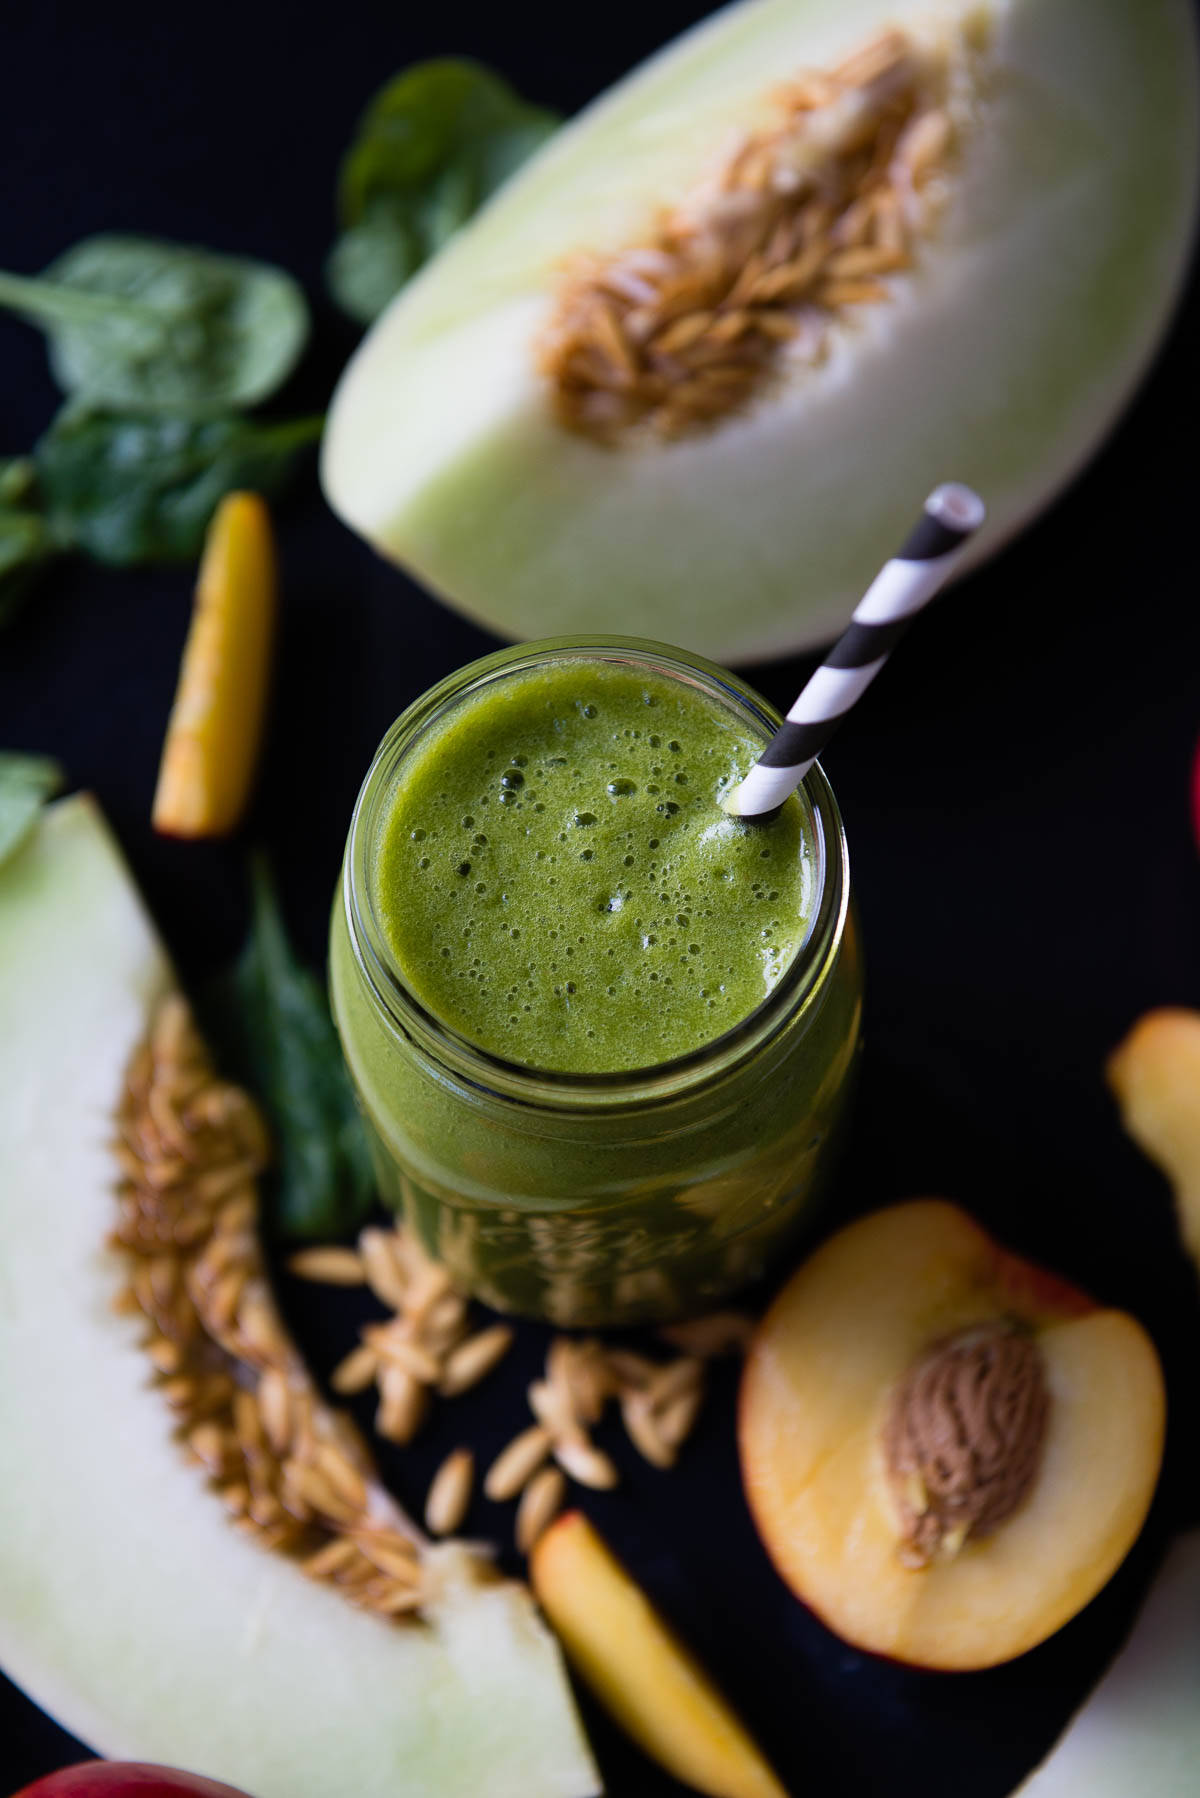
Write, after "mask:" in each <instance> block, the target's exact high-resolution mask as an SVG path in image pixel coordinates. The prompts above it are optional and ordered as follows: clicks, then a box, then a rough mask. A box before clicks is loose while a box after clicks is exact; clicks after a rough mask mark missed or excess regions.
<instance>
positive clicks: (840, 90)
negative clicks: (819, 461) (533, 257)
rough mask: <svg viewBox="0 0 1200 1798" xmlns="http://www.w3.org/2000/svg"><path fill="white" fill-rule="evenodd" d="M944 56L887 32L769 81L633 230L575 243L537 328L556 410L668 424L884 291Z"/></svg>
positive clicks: (903, 261)
mask: <svg viewBox="0 0 1200 1798" xmlns="http://www.w3.org/2000/svg"><path fill="white" fill-rule="evenodd" d="M950 86H951V73H950V66H949V60H948V58H947V57H945V56H933V55H931V54H928V53H925V52H922V51H921V50H920V49H919V48H918V47H917V46H916V44H915V43H914V42H913V40H912V39H911V38H909V37H908V36H907V34H906V33H904V32H902V31H887V32H885V33H883V34H882V35H881V36H880V37H878V38H876V39H875V40H874V41H873V42H871V43H870V44H868V45H866V46H865V47H864V48H863V49H862V50H860V51H858V52H857V53H856V54H855V55H854V56H852V57H850V58H849V59H848V60H846V61H845V62H843V63H841V64H840V65H839V66H838V67H836V68H834V69H831V70H828V71H825V72H822V73H820V74H811V75H806V76H803V77H801V78H800V79H798V80H796V81H794V82H792V83H791V84H790V85H789V86H787V87H785V88H784V89H782V90H781V92H780V93H779V95H778V96H777V100H778V109H779V113H780V115H781V116H780V119H779V122H778V123H777V124H776V125H775V126H774V127H773V128H772V129H771V130H769V131H762V132H758V133H755V134H753V135H750V136H747V137H746V138H744V139H743V141H742V142H741V143H740V144H738V145H737V146H736V148H735V149H734V151H733V153H732V155H731V156H730V157H729V158H728V159H727V160H726V161H725V163H724V164H723V166H722V167H721V168H720V170H719V171H718V172H717V174H716V176H715V178H714V179H712V180H711V181H709V182H708V183H706V184H705V186H704V187H703V188H702V189H700V190H698V191H697V193H696V194H695V195H694V196H693V197H692V198H691V199H690V200H688V201H687V202H685V203H684V204H683V205H681V206H679V207H677V208H676V209H675V210H673V211H671V212H668V213H666V214H665V215H664V216H663V218H662V219H661V220H660V222H659V223H658V226H657V229H656V231H655V232H654V233H653V235H651V236H650V237H648V239H647V240H646V241H645V242H643V243H641V244H638V245H635V246H632V247H630V248H628V249H626V250H623V251H621V252H620V253H619V254H617V255H614V256H610V257H598V258H594V259H590V260H583V259H581V260H580V262H579V263H578V264H577V265H576V267H575V268H574V269H573V270H571V271H570V272H569V273H568V275H567V276H566V278H565V281H564V284H563V287H562V289H561V291H560V293H559V296H558V299H557V303H556V305H555V309H554V312H553V315H552V318H551V320H550V322H549V325H548V327H547V328H546V330H545V333H544V335H543V339H542V342H541V345H540V351H539V362H540V367H541V370H542V372H543V374H545V375H546V376H547V377H548V379H549V381H550V384H551V395H552V403H553V406H554V410H555V415H556V417H557V418H558V421H559V422H560V423H561V424H562V425H564V426H565V427H566V428H567V429H568V430H571V431H575V432H578V433H581V434H582V435H584V436H587V437H590V438H592V439H593V440H595V441H597V442H599V443H603V444H608V445H613V444H618V443H621V442H623V441H625V440H627V439H628V438H629V437H630V436H631V435H632V434H634V433H641V434H647V433H648V434H651V435H654V436H658V437H660V438H677V437H682V436H686V435H688V434H690V433H692V432H695V431H698V430H702V429H704V428H706V427H709V426H711V425H713V424H715V423H716V422H717V421H719V420H720V419H723V418H725V417H726V416H728V415H729V414H731V413H733V412H736V411H739V410H741V409H743V408H744V407H745V406H746V405H747V404H748V402H749V401H750V400H751V399H752V398H753V397H754V396H755V395H756V394H757V393H758V392H759V391H760V390H761V389H762V387H763V386H764V383H766V382H767V381H769V380H770V379H771V377H772V376H773V374H774V373H776V372H777V370H778V368H779V366H780V363H781V357H782V356H783V355H784V354H786V355H789V356H791V357H793V358H797V359H800V360H805V361H808V362H814V363H815V362H819V361H820V360H821V359H822V358H823V356H824V355H825V353H826V350H827V347H828V338H829V327H830V325H831V324H832V323H833V322H834V320H836V319H838V318H839V317H844V316H846V315H847V314H848V313H849V312H850V311H851V310H852V309H853V308H856V307H859V306H863V305H871V304H875V303H877V302H879V301H882V300H886V299H888V298H889V295H890V289H889V287H888V285H887V280H886V277H888V276H892V275H895V274H897V273H899V272H900V271H901V270H903V269H906V268H908V267H909V266H910V264H911V262H912V259H913V255H914V248H915V245H916V242H917V240H918V239H920V238H921V237H922V236H925V235H927V234H928V233H929V231H930V230H931V228H932V226H933V223H934V220H935V218H936V215H937V211H938V206H939V202H940V199H941V197H942V187H943V186H944V184H943V183H941V182H940V181H939V180H938V179H937V177H938V176H939V175H940V174H941V173H942V171H944V169H945V167H946V165H947V161H948V158H949V156H950V154H951V151H952V148H953V143H954V136H955V132H954V125H953V122H952V116H951V110H950V104H949V91H950Z"/></svg>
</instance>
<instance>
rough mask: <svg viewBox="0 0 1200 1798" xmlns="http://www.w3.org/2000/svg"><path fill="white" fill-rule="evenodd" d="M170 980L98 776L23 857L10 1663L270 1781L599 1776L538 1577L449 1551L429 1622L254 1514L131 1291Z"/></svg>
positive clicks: (549, 1796)
mask: <svg viewBox="0 0 1200 1798" xmlns="http://www.w3.org/2000/svg"><path fill="white" fill-rule="evenodd" d="M169 978H170V973H169V969H168V966H167V962H166V959H165V957H164V954H163V951H162V949H161V947H160V945H159V943H158V940H157V938H156V936H155V934H154V931H153V928H152V927H151V925H150V923H149V921H148V919H147V917H146V914H145V912H144V911H143V909H142V906H141V903H140V901H139V899H138V896H137V894H136V891H135V890H134V887H133V885H132V883H131V881H130V878H129V875H128V872H127V871H126V869H125V867H124V866H123V864H122V862H121V859H120V856H119V854H118V852H117V850H116V847H115V845H114V843H113V841H112V839H111V837H110V836H109V834H108V831H107V829H106V827H105V825H104V823H103V820H102V818H101V817H100V814H99V812H98V811H97V809H96V806H95V804H94V802H93V801H92V800H91V799H89V798H87V797H79V798H73V799H68V800H64V801H62V802H61V803H59V804H58V805H55V806H53V807H52V808H51V809H50V810H49V811H48V812H47V813H46V814H45V815H44V818H43V821H42V823H41V825H40V826H39V828H38V831H37V832H36V834H35V835H34V837H33V838H32V840H31V841H30V842H29V843H28V844H27V845H26V846H25V847H24V848H23V849H22V850H20V851H19V852H18V854H17V855H15V856H14V857H13V858H12V860H11V861H10V862H9V863H7V864H6V866H5V868H4V870H3V873H2V874H0V1442H2V1443H3V1444H4V1472H3V1478H0V1593H2V1594H3V1602H2V1603H0V1663H2V1664H3V1666H4V1668H5V1670H6V1672H7V1673H8V1674H9V1675H10V1676H11V1677H12V1678H13V1679H15V1680H17V1681H18V1683H19V1684H21V1685H22V1686H24V1687H25V1689H26V1690H27V1691H28V1692H29V1693H30V1694H31V1695H32V1696H33V1697H34V1698H35V1699H36V1700H37V1702H38V1703H40V1704H42V1705H43V1706H44V1707H45V1708H46V1709H47V1710H48V1711H50V1712H51V1714H52V1715H54V1716H55V1717H57V1718H58V1719H59V1721H60V1722H61V1723H63V1725H64V1726H65V1727H66V1728H68V1729H70V1730H72V1731H73V1732H74V1733H75V1734H76V1735H78V1736H80V1737H81V1738H82V1739H83V1740H84V1741H86V1742H87V1743H89V1744H90V1745H91V1746H92V1747H93V1748H95V1749H97V1750H98V1751H100V1752H101V1753H104V1754H107V1755H111V1756H114V1757H117V1758H123V1759H130V1760H145V1761H160V1762H166V1763H171V1764H174V1765H179V1766H185V1767H188V1768H190V1769H192V1770H194V1771H195V1772H198V1773H203V1774H206V1775H208V1776H209V1777H211V1778H214V1779H218V1780H224V1781H227V1782H229V1783H231V1784H233V1785H237V1786H240V1787H243V1788H244V1789H246V1790H247V1791H249V1792H252V1793H253V1794H254V1798H329V1795H330V1794H331V1793H334V1792H353V1793H354V1794H355V1798H400V1795H401V1794H403V1798H587V1795H588V1794H591V1793H595V1792H597V1791H598V1790H599V1780H598V1777H597V1774H596V1771H595V1768H594V1766H593V1764H592V1761H591V1758H590V1756H589V1754H588V1751H587V1747H586V1744H585V1741H584V1738H583V1736H582V1733H581V1730H580V1725H579V1722H578V1719H577V1717H576V1714H575V1711H574V1708H573V1705H572V1702H571V1698H570V1694H569V1690H568V1687H567V1683H566V1679H565V1676H564V1673H563V1669H562V1664H561V1660H560V1657H559V1653H558V1650H557V1647H556V1645H555V1643H554V1641H553V1639H552V1638H551V1637H550V1636H549V1634H548V1633H547V1632H546V1630H545V1629H544V1627H543V1626H542V1624H541V1623H540V1622H539V1621H538V1619H537V1616H536V1613H535V1611H534V1608H533V1604H532V1601H531V1599H530V1597H529V1595H528V1593H527V1592H526V1591H525V1590H524V1589H523V1588H521V1587H519V1586H516V1585H513V1584H497V1585H494V1586H487V1587H481V1586H479V1585H478V1584H476V1583H475V1582H474V1581H473V1580H472V1578H471V1577H470V1572H469V1569H470V1558H469V1557H468V1556H466V1554H465V1552H464V1551H463V1550H462V1549H456V1548H453V1547H450V1548H447V1549H443V1550H434V1551H432V1552H433V1553H434V1554H435V1555H442V1556H443V1557H444V1560H443V1568H442V1570H443V1572H444V1575H445V1594H444V1597H443V1598H442V1599H441V1600H440V1601H439V1602H438V1604H437V1606H436V1609H435V1610H434V1613H433V1616H432V1619H431V1621H430V1622H429V1624H428V1625H417V1626H414V1627H400V1626H396V1625H390V1624H388V1623H385V1622H382V1621H380V1620H378V1619H376V1618H373V1617H370V1616H367V1615H365V1614H362V1613H359V1612H356V1611H353V1610H351V1609H350V1608H349V1606H348V1605H346V1603H345V1601H344V1600H343V1599H341V1598H339V1597H338V1596H337V1595H335V1594H334V1593H332V1592H328V1591H325V1590H323V1589H321V1588H320V1587H317V1586H314V1585H312V1584H310V1583H309V1582H307V1581H306V1580H305V1579H304V1578H303V1577H302V1576H301V1575H300V1574H299V1573H298V1572H297V1570H296V1569H295V1567H293V1566H292V1565H290V1564H288V1563H287V1562H285V1561H283V1560H280V1559H277V1558H275V1557H273V1556H271V1555H270V1554H267V1553H265V1552H264V1551H263V1550H262V1549H261V1548H258V1547H256V1546H254V1545H253V1544H251V1543H249V1542H247V1541H245V1540H243V1539H242V1538H241V1537H239V1536H237V1535H235V1534H234V1533H233V1531H232V1530H230V1528H229V1527H228V1524H227V1523H226V1521H225V1519H224V1516H223V1514H222V1513H221V1510H220V1508H219V1506H218V1505H217V1504H216V1503H215V1502H214V1500H213V1498H212V1497H211V1495H210V1494H208V1493H207V1492H206V1491H205V1490H204V1483H203V1480H202V1479H201V1478H199V1477H198V1476H197V1474H196V1472H195V1471H194V1470H190V1469H188V1468H187V1467H186V1466H184V1465H183V1463H182V1461H181V1459H180V1456H179V1453H178V1450H177V1449H176V1448H175V1446H174V1445H173V1444H172V1442H171V1440H170V1435H169V1422H168V1417H167V1415H166V1413H165V1410H164V1408H163V1407H162V1405H161V1404H160V1402H159V1401H158V1400H157V1398H156V1397H155V1395H154V1394H153V1393H151V1392H150V1391H149V1390H148V1385H149V1380H148V1364H147V1363H146V1361H145V1359H144V1357H143V1355H142V1354H141V1352H140V1350H139V1348H138V1344H137V1337H138V1329H137V1326H136V1324H135V1323H134V1322H133V1321H132V1320H130V1319H129V1318H118V1317H116V1316H115V1315H113V1314H112V1312H111V1310H110V1305H111V1301H112V1299H113V1297H114V1295H115V1294H116V1292H117V1290H118V1288H119V1286H120V1285H121V1283H122V1268H121V1266H120V1264H119V1262H118V1261H117V1259H116V1257H115V1256H112V1255H111V1254H110V1253H109V1252H108V1251H107V1250H105V1248H104V1247H103V1243H104V1237H105V1232H106V1229H107V1227H108V1225H109V1222H110V1212H111V1207H112V1199H111V1192H110V1188H111V1184H112V1169H111V1161H110V1156H109V1152H108V1149H107V1138H108V1136H109V1134H110V1129H111V1124H110V1119H111V1113H112V1109H113V1105H114V1101H115V1098H116V1096H117V1093H118V1090H119V1087H120V1082H121V1076H122V1072H123V1069H124V1066H125V1064H126V1061H127V1059H128V1057H129V1054H130V1052H131V1051H132V1049H133V1048H134V1046H135V1044H136V1043H137V1042H138V1041H139V1040H140V1039H141V1037H142V1035H143V1034H144V1031H145V1028H146V1022H147V1017H148V1012H149V1008H150V1006H151V1005H152V1003H153V1002H154V1000H155V998H156V997H157V996H158V995H159V994H160V992H161V990H162V989H163V987H164V985H165V984H166V983H167V981H168V980H169Z"/></svg>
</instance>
